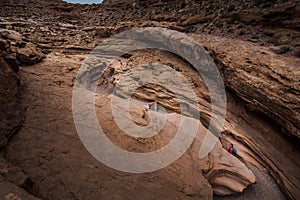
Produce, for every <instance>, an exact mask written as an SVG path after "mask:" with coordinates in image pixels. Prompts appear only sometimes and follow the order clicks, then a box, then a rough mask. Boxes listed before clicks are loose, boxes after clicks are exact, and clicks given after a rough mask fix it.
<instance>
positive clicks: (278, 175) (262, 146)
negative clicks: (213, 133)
mask: <svg viewBox="0 0 300 200" xmlns="http://www.w3.org/2000/svg"><path fill="white" fill-rule="evenodd" d="M193 37H194V38H195V39H196V40H197V41H198V42H199V43H201V44H202V45H203V46H204V47H206V48H207V49H208V50H209V51H210V52H211V55H212V56H213V58H214V59H215V61H216V63H217V64H218V66H219V68H220V70H221V71H222V74H223V78H224V81H225V84H226V86H227V87H228V88H230V90H231V91H233V92H234V96H237V97H238V98H237V100H235V101H231V102H229V110H228V111H229V115H228V116H229V117H228V126H227V127H226V126H225V130H224V134H223V136H222V141H223V142H224V145H225V146H228V145H229V143H230V142H232V143H235V144H237V145H238V144H240V145H238V148H239V149H240V150H241V152H240V155H241V156H242V157H243V158H244V159H245V160H247V161H249V162H252V163H254V164H255V163H256V165H257V166H264V167H266V168H268V169H269V170H270V171H271V174H272V175H273V177H274V178H275V179H276V180H277V181H278V182H279V184H280V185H281V186H282V188H283V190H284V191H286V193H287V194H288V195H289V196H290V198H292V199H298V198H299V194H300V192H299V185H300V182H299V181H300V174H299V157H300V153H299V124H300V123H299V117H300V115H299V105H300V97H299V94H300V93H299V91H300V88H299V84H298V83H299V80H300V79H299V78H300V76H299V75H300V71H299V66H300V60H299V59H298V58H293V57H289V58H287V57H281V56H275V54H274V53H272V52H270V51H268V49H266V48H263V47H257V46H253V45H251V44H250V43H246V42H241V41H235V40H226V39H222V38H218V37H211V36H199V35H198V36H193ZM237 49H238V52H237ZM239 99H242V100H243V102H244V103H237V102H238V101H239ZM251 118H252V119H251Z"/></svg>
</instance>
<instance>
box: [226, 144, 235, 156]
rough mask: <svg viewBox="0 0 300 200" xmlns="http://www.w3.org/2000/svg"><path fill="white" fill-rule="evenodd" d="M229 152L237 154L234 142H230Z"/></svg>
mask: <svg viewBox="0 0 300 200" xmlns="http://www.w3.org/2000/svg"><path fill="white" fill-rule="evenodd" d="M228 152H229V153H230V154H232V155H234V156H236V149H235V148H234V147H233V144H230V146H229V149H228Z"/></svg>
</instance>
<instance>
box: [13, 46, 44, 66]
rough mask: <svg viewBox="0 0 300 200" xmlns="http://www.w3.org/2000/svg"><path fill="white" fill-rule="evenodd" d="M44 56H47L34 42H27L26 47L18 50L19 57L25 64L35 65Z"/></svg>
mask: <svg viewBox="0 0 300 200" xmlns="http://www.w3.org/2000/svg"><path fill="white" fill-rule="evenodd" d="M43 58H45V57H44V55H43V54H42V53H41V52H39V51H38V50H37V49H36V46H35V45H34V44H32V43H27V44H26V45H25V46H24V47H22V48H18V50H17V59H18V60H19V61H20V62H21V63H24V64H28V65H33V64H35V63H38V62H40V61H41V60H42V59H43Z"/></svg>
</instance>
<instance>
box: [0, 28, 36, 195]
mask: <svg viewBox="0 0 300 200" xmlns="http://www.w3.org/2000/svg"><path fill="white" fill-rule="evenodd" d="M0 36H1V37H0V127H1V129H0V154H1V155H0V175H1V176H0V191H1V192H0V193H1V194H0V197H1V198H3V199H18V198H26V199H36V198H34V197H33V196H31V195H30V194H28V193H27V192H26V191H24V190H23V189H21V188H26V189H28V188H30V184H31V180H30V178H29V177H28V175H27V174H26V173H24V172H23V171H22V169H21V168H19V167H18V166H16V165H14V164H12V163H10V162H8V161H7V160H6V159H4V158H3V152H4V151H5V148H6V146H7V145H8V142H9V140H10V139H11V138H12V137H13V136H14V135H15V134H16V133H17V131H18V130H19V129H20V127H21V126H22V124H23V120H24V108H23V107H22V105H21V100H20V87H21V85H20V79H19V76H18V75H17V74H16V72H18V70H19V65H20V62H19V61H18V59H17V54H18V53H17V50H18V48H19V47H20V46H22V45H23V44H26V42H24V41H23V40H22V35H21V34H19V33H18V32H15V31H11V30H6V29H0Z"/></svg>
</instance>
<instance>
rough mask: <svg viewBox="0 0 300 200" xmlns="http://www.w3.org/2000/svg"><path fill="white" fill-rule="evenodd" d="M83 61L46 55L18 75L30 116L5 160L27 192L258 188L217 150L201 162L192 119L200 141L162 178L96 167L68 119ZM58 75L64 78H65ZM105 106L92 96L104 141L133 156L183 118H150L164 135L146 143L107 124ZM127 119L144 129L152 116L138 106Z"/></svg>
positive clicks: (74, 194) (149, 193) (122, 193)
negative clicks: (24, 176) (27, 181)
mask: <svg viewBox="0 0 300 200" xmlns="http://www.w3.org/2000/svg"><path fill="white" fill-rule="evenodd" d="M137 55H139V54H137ZM137 55H135V56H137ZM150 57H151V56H150ZM155 58H156V57H154V59H155ZM129 59H130V58H129ZM169 59H170V60H171V58H169ZM80 60H82V57H81V56H72V57H70V58H65V57H64V55H56V56H55V55H54V54H50V55H49V56H48V58H46V60H45V61H44V62H43V63H40V64H37V65H35V67H34V69H33V68H22V69H21V78H23V79H22V80H24V81H25V84H28V85H27V87H26V88H27V89H26V92H24V93H23V99H24V100H23V103H24V105H25V106H28V107H29V108H30V109H28V110H27V116H28V117H27V120H26V121H25V123H24V125H23V128H22V129H21V130H20V132H19V133H20V134H19V135H18V136H19V138H18V139H15V140H13V141H11V146H10V147H9V148H8V155H7V156H8V157H9V158H10V159H11V160H12V161H14V162H15V163H17V164H18V166H20V167H22V169H23V170H24V171H25V172H27V173H28V174H29V175H30V178H31V179H32V181H33V183H34V187H33V189H32V190H34V191H37V194H39V195H40V196H41V197H44V198H57V197H62V198H64V199H73V198H84V197H87V198H89V199H97V198H99V197H101V198H125V199H126V198H128V199H132V198H144V199H151V198H160V199H170V198H180V199H212V195H213V192H214V193H217V194H232V193H235V192H241V191H242V190H244V189H245V187H247V186H248V185H249V184H251V183H254V182H255V180H256V179H255V177H254V175H253V173H252V172H251V171H250V170H249V169H248V168H247V167H246V166H245V165H244V164H243V163H241V162H240V161H239V160H238V159H236V158H234V157H233V156H231V155H230V154H228V153H227V151H226V150H224V149H223V148H222V146H221V144H220V143H219V142H218V143H217V145H216V146H215V147H214V149H213V151H212V152H211V153H210V154H209V155H208V156H207V157H205V158H204V159H203V160H200V159H199V155H198V154H199V148H200V146H201V145H202V140H203V135H201V134H205V133H206V128H205V127H203V125H201V124H200V123H199V121H197V120H195V119H193V118H189V119H191V120H192V121H193V123H197V124H198V126H199V131H198V132H199V134H200V135H199V136H198V137H197V138H198V139H197V140H195V142H194V143H193V145H192V147H191V148H190V149H189V150H188V151H187V152H186V153H185V154H184V155H183V156H182V157H181V158H180V159H179V160H177V161H176V162H175V163H173V164H171V165H170V166H168V167H166V168H164V169H162V170H159V171H156V172H151V173H146V174H129V173H123V172H119V171H115V170H112V169H111V168H108V167H106V166H104V165H103V164H101V163H100V162H98V161H97V160H95V159H94V158H93V157H92V156H91V155H90V154H89V153H88V152H87V151H86V150H85V149H84V147H83V145H82V143H81V142H80V140H79V138H78V136H77V134H76V130H75V127H74V122H73V119H72V110H71V94H72V87H71V86H72V82H73V79H74V76H75V75H76V71H77V70H74V69H78V67H79V65H80ZM58 61H59V62H58ZM137 62H139V61H137ZM55 63H56V64H55ZM57 63H59V64H57ZM49 68H51V70H50V71H49ZM71 68H72V69H71ZM49 72H51V73H49ZM62 72H68V73H67V76H66V75H65V74H64V73H62ZM41 77H44V78H42V79H41ZM37 82H38V84H37ZM45 88H47V90H45ZM110 99H111V97H110V95H98V96H97V99H96V110H97V117H98V120H99V122H100V123H101V126H102V127H103V129H104V130H105V132H106V134H107V136H108V137H109V138H110V139H111V140H112V141H113V142H114V143H115V144H117V145H118V146H120V147H122V148H124V149H127V150H130V151H135V152H147V151H151V150H155V149H156V148H160V147H162V146H164V145H166V144H167V143H168V141H169V140H170V139H171V138H172V137H173V134H174V133H175V132H176V129H178V120H179V119H180V115H178V114H176V113H170V114H167V113H156V112H153V115H152V116H151V117H153V118H157V117H160V116H165V117H166V125H165V128H163V130H162V132H161V133H162V134H158V135H157V136H155V137H153V138H152V139H149V140H145V139H136V138H132V137H131V136H127V135H126V134H123V133H122V131H120V129H119V128H118V126H117V125H116V123H115V122H114V120H113V118H112V113H111V110H110ZM124 109H125V110H124ZM119 110H120V113H121V112H124V111H126V108H123V107H122V106H121V107H119ZM130 112H131V117H132V118H133V121H134V122H135V123H136V124H140V125H143V124H147V123H148V121H147V120H149V119H150V117H147V116H146V117H145V116H144V117H143V115H144V114H145V113H146V115H148V114H147V113H149V111H145V108H144V107H143V106H140V105H138V104H135V103H133V104H131V106H130ZM150 112H152V111H150ZM187 118H188V117H187ZM87 120H89V119H88V118H87ZM45 121H48V123H45ZM40 134H43V137H40V136H39V135H40ZM138 134H139V133H138ZM34 146H35V147H34ZM29 151H31V152H32V151H34V153H29ZM19 158H22V160H19ZM220 158H222V159H221V160H220ZM40 165H42V166H43V167H42V168H41V167H40ZM49 174H51V176H49ZM78 174H79V175H78ZM82 183H85V184H82ZM99 187H100V189H99Z"/></svg>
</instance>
